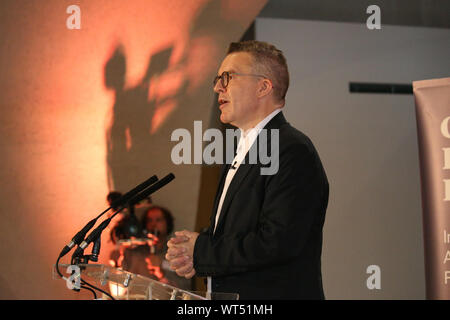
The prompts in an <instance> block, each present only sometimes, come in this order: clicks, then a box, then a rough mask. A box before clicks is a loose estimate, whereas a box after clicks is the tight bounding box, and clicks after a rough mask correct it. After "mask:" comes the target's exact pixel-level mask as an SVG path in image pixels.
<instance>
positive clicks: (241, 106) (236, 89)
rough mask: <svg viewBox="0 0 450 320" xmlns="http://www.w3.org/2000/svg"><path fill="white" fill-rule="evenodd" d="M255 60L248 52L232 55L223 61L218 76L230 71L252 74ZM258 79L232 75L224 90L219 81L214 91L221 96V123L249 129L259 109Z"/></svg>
mask: <svg viewBox="0 0 450 320" xmlns="http://www.w3.org/2000/svg"><path fill="white" fill-rule="evenodd" d="M252 65H253V58H252V56H251V55H250V54H249V53H247V52H236V53H231V54H229V55H227V56H226V57H225V59H224V60H223V62H222V64H221V66H220V68H219V71H218V75H221V74H222V72H224V71H228V72H230V73H232V72H237V73H245V74H252V73H254V72H253V70H252ZM258 80H260V79H259V78H257V77H251V76H241V75H234V74H233V75H231V79H230V81H229V83H228V86H227V87H226V88H224V87H223V86H222V83H221V81H220V80H219V81H218V82H217V83H216V85H215V86H214V91H215V92H217V93H218V94H219V105H220V106H219V108H220V111H221V112H222V113H221V115H220V121H222V122H223V123H229V124H232V125H233V126H235V127H239V128H242V129H244V130H246V129H248V126H249V124H250V123H251V122H252V121H253V120H254V119H253V118H254V117H255V111H256V109H257V105H258V100H257V96H256V93H257V87H258Z"/></svg>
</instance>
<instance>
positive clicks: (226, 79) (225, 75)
mask: <svg viewBox="0 0 450 320" xmlns="http://www.w3.org/2000/svg"><path fill="white" fill-rule="evenodd" d="M232 75H238V76H250V77H261V78H266V79H267V77H266V76H263V75H261V74H252V73H238V72H228V71H224V72H222V74H221V75H220V76H216V77H215V78H214V81H213V85H214V87H215V86H216V84H217V82H218V81H219V79H220V84H221V85H222V88H224V89H225V88H226V87H228V84H229V83H230V80H231V79H232V78H233V77H232Z"/></svg>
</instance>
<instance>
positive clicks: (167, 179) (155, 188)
mask: <svg viewBox="0 0 450 320" xmlns="http://www.w3.org/2000/svg"><path fill="white" fill-rule="evenodd" d="M173 179H175V176H174V174H173V173H169V174H168V175H167V176H165V177H164V178H162V179H161V180H159V181H158V182H156V183H155V184H153V185H151V186H150V187H148V188H147V189H146V190H144V191H142V192H141V193H138V194H137V195H136V196H134V197H133V198H132V199H131V200H130V202H129V204H130V205H134V204H136V203H138V202H140V201H142V200H144V199H145V198H147V197H148V196H149V195H151V194H152V193H154V192H156V191H158V190H159V189H161V188H162V187H164V186H165V185H166V184H168V183H169V182H170V181H172V180H173Z"/></svg>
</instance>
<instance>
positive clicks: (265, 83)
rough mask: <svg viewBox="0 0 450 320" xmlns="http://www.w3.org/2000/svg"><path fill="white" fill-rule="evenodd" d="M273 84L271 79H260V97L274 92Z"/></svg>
mask: <svg viewBox="0 0 450 320" xmlns="http://www.w3.org/2000/svg"><path fill="white" fill-rule="evenodd" d="M272 89H273V86H272V81H270V80H269V79H263V80H262V81H260V84H259V88H258V97H259V98H262V97H264V96H266V95H268V94H270V93H271V92H272Z"/></svg>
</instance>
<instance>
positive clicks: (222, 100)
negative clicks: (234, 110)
mask: <svg viewBox="0 0 450 320" xmlns="http://www.w3.org/2000/svg"><path fill="white" fill-rule="evenodd" d="M228 102H229V101H228V100H225V99H222V98H220V99H219V108H221V107H223V106H224V105H225V104H227V103H228Z"/></svg>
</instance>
